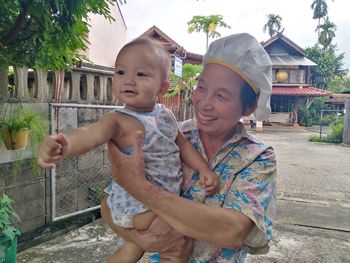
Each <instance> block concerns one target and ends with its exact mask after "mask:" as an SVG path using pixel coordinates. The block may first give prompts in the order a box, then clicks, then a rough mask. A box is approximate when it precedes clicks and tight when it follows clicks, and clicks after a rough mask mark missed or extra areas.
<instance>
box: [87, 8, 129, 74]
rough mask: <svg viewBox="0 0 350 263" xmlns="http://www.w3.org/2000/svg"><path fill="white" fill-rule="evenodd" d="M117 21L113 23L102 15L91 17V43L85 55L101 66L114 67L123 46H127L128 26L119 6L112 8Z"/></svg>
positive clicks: (89, 37)
mask: <svg viewBox="0 0 350 263" xmlns="http://www.w3.org/2000/svg"><path fill="white" fill-rule="evenodd" d="M111 12H112V15H113V17H114V18H115V21H111V23H110V22H109V21H108V20H106V19H105V18H104V17H103V16H101V15H94V14H91V15H90V16H89V18H90V21H89V24H90V25H91V29H90V32H89V36H88V40H89V42H90V44H89V48H88V50H87V51H86V52H85V55H86V56H87V57H88V58H89V59H90V60H91V61H92V62H93V63H94V64H95V65H99V66H106V67H114V61H115V58H116V56H117V54H118V52H119V50H120V49H121V47H122V46H123V45H125V43H126V41H127V38H126V31H127V28H126V25H125V22H124V19H123V16H122V14H121V12H120V9H119V6H118V4H115V5H114V6H112V7H111Z"/></svg>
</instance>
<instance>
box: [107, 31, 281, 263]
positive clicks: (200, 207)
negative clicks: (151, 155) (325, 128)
mask: <svg viewBox="0 0 350 263" xmlns="http://www.w3.org/2000/svg"><path fill="white" fill-rule="evenodd" d="M203 65H204V68H203V72H202V73H201V75H200V77H199V79H198V85H197V87H196V89H195V90H194V93H193V98H192V99H193V103H194V111H195V120H189V121H186V122H184V123H183V124H181V125H180V128H181V130H182V131H183V133H184V134H185V136H186V137H187V139H188V140H189V141H190V142H191V143H192V144H193V145H194V146H195V147H196V149H197V150H198V151H199V152H200V153H201V154H202V155H203V156H204V157H205V158H206V159H207V160H208V162H209V164H210V166H211V168H212V169H213V171H214V172H215V173H216V174H217V176H218V177H219V179H220V187H219V190H218V192H217V193H216V194H212V195H206V196H205V197H204V199H203V203H201V202H198V201H194V199H195V200H198V198H197V197H195V195H197V194H198V192H200V191H201V186H200V184H199V183H198V179H199V176H198V174H191V171H190V169H188V168H187V167H184V172H185V174H187V176H186V178H185V183H184V186H183V193H182V196H176V195H174V194H171V193H169V192H166V191H165V190H162V189H160V188H159V187H157V186H156V185H153V184H151V183H150V182H149V181H147V179H146V178H145V176H144V166H143V154H142V149H141V146H140V141H141V139H142V138H140V135H139V134H136V135H135V151H134V153H133V154H132V155H129V156H126V155H124V154H122V153H121V152H119V150H118V149H117V148H116V147H115V146H114V145H113V144H111V143H110V144H109V151H110V162H111V166H112V171H113V176H114V180H115V181H116V182H117V183H118V184H119V185H121V186H122V187H124V188H125V189H126V190H127V191H128V192H129V193H130V194H131V195H133V196H134V197H135V198H136V199H138V200H140V201H142V202H143V203H145V204H146V205H147V206H148V207H149V208H150V209H151V210H152V211H153V212H154V213H156V214H157V215H158V217H157V218H156V220H154V222H153V224H152V226H151V227H150V229H149V230H147V231H145V232H137V231H135V230H132V229H131V230H125V229H124V230H123V229H119V228H117V227H116V226H115V225H114V224H113V222H112V220H111V218H110V214H109V210H108V208H107V206H106V204H105V202H103V203H102V208H101V210H102V214H103V217H104V218H105V220H106V222H107V223H108V224H109V225H110V226H111V227H112V229H113V230H114V231H115V232H117V233H118V234H119V235H120V236H122V237H123V238H125V239H131V240H133V241H134V242H136V243H137V244H139V245H140V246H141V247H143V248H145V250H147V251H169V254H171V253H176V249H178V248H181V249H183V248H184V247H186V246H187V248H188V247H190V246H189V245H188V242H187V243H182V242H183V241H184V239H183V238H182V236H181V235H183V236H187V237H190V238H192V239H193V244H192V252H191V253H192V254H191V260H190V262H193V263H194V262H245V260H246V258H247V253H248V252H249V253H266V252H267V251H268V241H269V240H270V238H271V234H272V214H273V210H274V200H275V194H276V161H275V154H274V151H273V149H272V148H271V147H269V146H267V145H265V144H263V143H261V142H259V141H258V140H257V139H255V138H254V137H252V136H251V135H249V134H248V133H247V132H246V131H245V130H244V127H243V125H242V123H241V122H240V119H241V118H242V117H243V116H249V115H251V114H254V116H255V119H256V120H264V119H266V118H267V117H268V116H269V114H270V105H269V104H270V94H271V61H270V59H269V56H268V54H267V53H266V52H265V50H264V49H263V47H262V46H261V45H260V44H259V43H258V42H257V41H256V39H255V38H253V37H252V36H250V35H249V34H235V35H231V36H228V37H224V38H221V39H218V40H216V41H214V42H213V43H212V44H211V45H210V47H209V50H208V52H207V53H206V54H205V56H204V61H203ZM173 230H175V231H173ZM180 234H181V235H180ZM181 246H182V247H181ZM143 260H144V261H143V262H159V256H158V255H157V254H154V253H148V254H147V255H145V256H144V259H143Z"/></svg>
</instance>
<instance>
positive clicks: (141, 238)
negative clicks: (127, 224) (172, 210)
mask: <svg viewBox="0 0 350 263" xmlns="http://www.w3.org/2000/svg"><path fill="white" fill-rule="evenodd" d="M106 199H107V198H104V199H103V201H102V203H101V214H102V216H103V219H104V221H105V222H106V223H107V224H108V225H109V227H110V228H111V229H112V230H113V231H114V232H115V233H116V234H117V235H118V236H120V237H121V238H123V239H124V240H127V241H131V242H133V243H135V244H138V245H139V246H140V247H142V248H143V249H144V250H146V251H151V252H152V251H154V252H156V251H157V252H167V253H169V252H172V253H173V254H174V255H176V256H178V255H180V254H181V253H180V252H181V251H183V250H186V249H188V248H189V246H190V244H191V243H190V240H188V239H187V238H185V237H184V236H183V235H181V234H179V233H177V232H176V231H175V230H174V229H173V228H172V227H170V226H169V224H167V223H165V222H164V221H163V220H162V219H161V218H159V217H156V218H155V219H154V220H153V221H152V223H151V225H150V227H149V228H148V229H147V230H144V231H137V230H135V229H134V228H132V229H126V228H122V227H118V226H117V225H115V224H114V223H113V220H112V217H111V214H110V211H109V208H108V206H107V202H106Z"/></svg>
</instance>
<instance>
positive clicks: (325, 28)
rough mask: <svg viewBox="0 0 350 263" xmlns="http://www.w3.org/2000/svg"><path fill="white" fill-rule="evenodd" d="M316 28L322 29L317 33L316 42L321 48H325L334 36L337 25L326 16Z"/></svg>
mask: <svg viewBox="0 0 350 263" xmlns="http://www.w3.org/2000/svg"><path fill="white" fill-rule="evenodd" d="M316 30H322V31H321V32H320V34H319V39H318V42H319V43H320V44H321V45H322V46H323V49H327V48H328V47H329V46H330V44H331V43H332V40H333V39H334V37H335V31H336V30H337V26H336V25H335V24H334V23H332V22H331V21H329V18H328V16H327V17H326V19H325V21H324V23H323V24H322V25H319V26H318V27H317V29H316Z"/></svg>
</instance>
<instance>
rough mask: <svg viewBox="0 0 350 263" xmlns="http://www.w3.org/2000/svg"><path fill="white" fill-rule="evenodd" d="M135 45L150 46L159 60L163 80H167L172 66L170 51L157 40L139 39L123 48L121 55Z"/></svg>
mask: <svg viewBox="0 0 350 263" xmlns="http://www.w3.org/2000/svg"><path fill="white" fill-rule="evenodd" d="M134 45H142V46H148V47H150V48H152V49H153V51H154V53H155V55H156V57H155V59H158V60H159V64H160V66H161V67H160V69H161V71H162V77H163V78H164V79H163V80H167V79H168V78H169V74H170V65H171V59H170V55H169V53H168V51H167V50H166V49H165V48H164V47H163V46H162V45H161V44H160V43H159V42H158V41H156V40H153V39H151V38H149V37H138V38H136V39H134V40H132V41H130V42H129V43H127V44H126V45H125V46H123V47H122V48H121V50H120V51H119V53H121V52H123V50H125V49H126V48H128V47H131V46H134ZM117 57H118V56H117Z"/></svg>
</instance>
